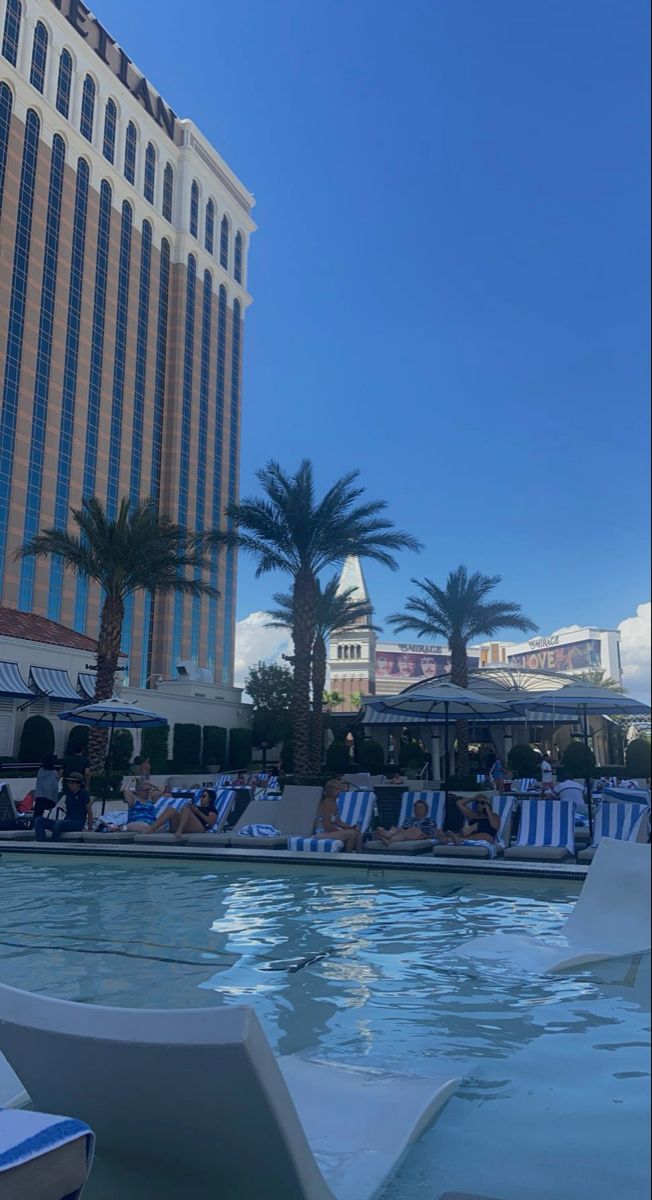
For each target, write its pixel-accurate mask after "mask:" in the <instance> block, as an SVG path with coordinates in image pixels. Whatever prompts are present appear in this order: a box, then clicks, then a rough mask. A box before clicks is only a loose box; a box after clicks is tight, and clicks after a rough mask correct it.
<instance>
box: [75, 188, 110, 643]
mask: <svg viewBox="0 0 652 1200" xmlns="http://www.w3.org/2000/svg"><path fill="white" fill-rule="evenodd" d="M112 212H113V203H112V192H111V185H110V184H109V183H108V182H107V180H106V179H103V180H102V182H101V184H100V211H99V217H98V223H97V250H96V255H95V289H94V293H93V325H92V331H91V359H90V374H89V381H88V411H87V416H86V448H85V451H84V473H83V476H82V496H84V497H88V496H92V495H94V493H95V475H96V471H97V442H98V433H99V426H100V407H101V402H102V368H103V364H104V333H105V319H106V294H107V274H108V267H109V239H110V237H111V214H112ZM87 601H88V580H86V579H79V580H78V581H77V595H76V597H75V614H74V621H73V627H74V628H75V629H78V630H80V631H83V630H84V629H85V628H86V608H87Z"/></svg>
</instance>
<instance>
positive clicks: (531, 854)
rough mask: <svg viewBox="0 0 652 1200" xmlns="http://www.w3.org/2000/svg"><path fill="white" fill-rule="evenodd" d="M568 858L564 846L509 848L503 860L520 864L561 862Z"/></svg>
mask: <svg viewBox="0 0 652 1200" xmlns="http://www.w3.org/2000/svg"><path fill="white" fill-rule="evenodd" d="M570 857H571V854H570V851H568V850H567V849H566V847H565V846H510V847H509V849H508V850H506V851H505V858H511V859H514V860H515V861H519V860H520V861H521V862H530V861H532V862H537V861H539V862H563V861H564V859H566V858H570Z"/></svg>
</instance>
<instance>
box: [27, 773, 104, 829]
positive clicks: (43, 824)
mask: <svg viewBox="0 0 652 1200" xmlns="http://www.w3.org/2000/svg"><path fill="white" fill-rule="evenodd" d="M64 785H65V801H66V815H65V817H64V818H63V820H61V821H53V820H52V819H51V818H50V817H36V818H35V820H34V835H35V837H36V840H37V842H44V841H45V834H46V830H48V829H49V830H50V832H51V834H52V841H53V842H58V841H59V838H60V837H61V835H62V834H63V833H81V831H82V829H83V828H84V825H85V824H86V822H87V821H88V828H89V829H92V828H93V805H92V804H91V798H90V796H89V794H88V792H87V791H86V788H85V787H84V777H83V775H82V774H81V772H79V771H73V773H72V775H69V776H68V778H67V779H65V780H64Z"/></svg>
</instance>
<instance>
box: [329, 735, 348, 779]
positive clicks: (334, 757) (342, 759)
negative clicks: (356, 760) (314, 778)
mask: <svg viewBox="0 0 652 1200" xmlns="http://www.w3.org/2000/svg"><path fill="white" fill-rule="evenodd" d="M352 769H353V768H352V763H351V755H350V753H349V747H348V743H347V742H331V744H330V746H329V747H328V750H327V751H326V770H327V771H334V772H335V773H336V774H338V773H339V772H340V771H350V770H352Z"/></svg>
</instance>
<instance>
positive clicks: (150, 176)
mask: <svg viewBox="0 0 652 1200" xmlns="http://www.w3.org/2000/svg"><path fill="white" fill-rule="evenodd" d="M155 187H156V150H155V148H154V146H153V145H152V143H151V142H148V143H147V149H146V151H145V186H144V189H143V191H144V195H145V199H146V200H149V202H150V204H153V203H154V189H155Z"/></svg>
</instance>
